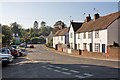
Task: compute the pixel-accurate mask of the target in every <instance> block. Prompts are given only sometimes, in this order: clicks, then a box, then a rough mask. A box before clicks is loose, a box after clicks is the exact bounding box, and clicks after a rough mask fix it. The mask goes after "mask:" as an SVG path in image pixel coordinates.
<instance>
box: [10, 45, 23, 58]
mask: <svg viewBox="0 0 120 80" xmlns="http://www.w3.org/2000/svg"><path fill="white" fill-rule="evenodd" d="M11 47H13V48H15V49H16V50H17V51H18V52H19V54H20V56H22V55H23V52H22V51H21V50H20V47H19V46H18V45H11Z"/></svg>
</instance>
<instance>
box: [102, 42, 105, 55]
mask: <svg viewBox="0 0 120 80" xmlns="http://www.w3.org/2000/svg"><path fill="white" fill-rule="evenodd" d="M102 52H103V53H105V44H102Z"/></svg>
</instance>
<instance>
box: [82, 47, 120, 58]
mask: <svg viewBox="0 0 120 80" xmlns="http://www.w3.org/2000/svg"><path fill="white" fill-rule="evenodd" d="M118 54H119V55H118ZM81 55H82V56H87V57H95V58H108V59H118V57H120V47H108V53H100V52H88V51H82V53H81Z"/></svg>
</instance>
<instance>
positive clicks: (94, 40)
mask: <svg viewBox="0 0 120 80" xmlns="http://www.w3.org/2000/svg"><path fill="white" fill-rule="evenodd" d="M119 21H120V11H119V12H115V13H112V14H109V15H106V16H101V17H100V16H99V14H98V13H96V14H94V19H91V17H90V15H89V16H88V17H86V20H85V22H84V23H83V24H82V26H81V28H79V29H78V30H77V31H76V44H77V49H81V50H87V51H92V52H103V53H106V52H107V46H108V45H113V43H114V42H116V43H118V44H120V41H119V39H118V38H120V35H118V30H120V26H118V23H119Z"/></svg>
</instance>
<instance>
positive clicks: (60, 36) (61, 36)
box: [53, 27, 69, 48]
mask: <svg viewBox="0 0 120 80" xmlns="http://www.w3.org/2000/svg"><path fill="white" fill-rule="evenodd" d="M68 31H69V27H68V28H64V29H61V30H58V31H57V32H56V33H55V35H54V37H53V48H56V45H57V44H63V45H64V44H69V33H68Z"/></svg>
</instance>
